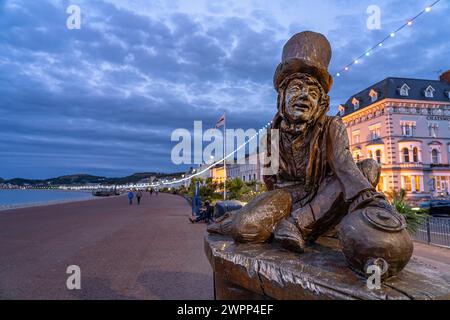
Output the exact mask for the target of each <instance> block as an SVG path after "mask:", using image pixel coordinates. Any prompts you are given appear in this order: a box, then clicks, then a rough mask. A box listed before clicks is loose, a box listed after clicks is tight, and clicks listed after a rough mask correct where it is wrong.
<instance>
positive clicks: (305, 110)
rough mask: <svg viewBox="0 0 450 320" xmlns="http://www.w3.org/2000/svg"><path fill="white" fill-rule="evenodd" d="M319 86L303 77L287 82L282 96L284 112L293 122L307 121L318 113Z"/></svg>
mask: <svg viewBox="0 0 450 320" xmlns="http://www.w3.org/2000/svg"><path fill="white" fill-rule="evenodd" d="M319 101H320V88H319V87H318V86H317V85H313V84H309V83H307V81H306V80H304V79H293V80H291V82H289V85H288V86H287V88H286V92H285V96H284V105H285V114H286V116H288V117H289V118H290V119H291V120H292V121H294V122H307V121H308V120H310V119H311V118H312V117H315V116H316V115H317V113H318V109H319Z"/></svg>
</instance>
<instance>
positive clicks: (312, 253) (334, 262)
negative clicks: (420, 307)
mask: <svg viewBox="0 0 450 320" xmlns="http://www.w3.org/2000/svg"><path fill="white" fill-rule="evenodd" d="M205 253H206V256H207V257H208V259H209V261H210V263H211V266H212V268H213V272H214V280H215V281H214V282H215V295H216V298H217V299H221V300H222V299H224V300H227V299H280V300H282V299H289V300H296V299H312V300H316V299H317V300H326V299H351V300H354V299H371V300H378V299H379V300H416V299H417V300H429V299H449V298H450V290H449V285H448V284H449V283H450V275H449V274H443V273H442V272H439V271H438V270H436V269H433V268H430V266H429V265H424V264H423V263H421V262H420V261H416V260H414V259H412V260H411V262H410V263H409V264H408V265H407V266H406V268H405V269H404V270H403V271H402V272H401V273H399V274H398V275H397V276H393V277H390V278H389V279H386V280H385V281H384V282H383V283H382V284H381V288H380V289H372V290H370V289H368V288H367V284H366V281H367V279H366V278H364V277H363V276H360V275H358V274H357V273H355V272H352V271H351V270H350V269H349V268H348V264H347V261H346V259H345V257H344V255H343V253H342V251H341V248H340V245H339V242H338V241H337V240H336V239H332V238H328V237H321V238H320V240H318V241H317V242H316V243H315V244H313V245H310V246H308V247H307V248H306V249H305V252H304V253H302V254H297V253H294V252H291V251H288V250H285V249H283V248H281V247H280V246H278V245H276V244H251V243H245V244H243V243H236V242H235V241H233V240H232V239H231V238H230V237H228V236H222V235H207V236H206V237H205Z"/></svg>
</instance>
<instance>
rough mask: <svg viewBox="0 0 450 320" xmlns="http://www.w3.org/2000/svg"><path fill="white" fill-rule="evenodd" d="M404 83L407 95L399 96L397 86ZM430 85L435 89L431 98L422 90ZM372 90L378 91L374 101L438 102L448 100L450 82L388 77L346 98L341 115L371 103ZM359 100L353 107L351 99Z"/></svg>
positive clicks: (449, 100)
mask: <svg viewBox="0 0 450 320" xmlns="http://www.w3.org/2000/svg"><path fill="white" fill-rule="evenodd" d="M404 84H406V85H407V86H408V87H409V88H410V90H409V95H408V96H401V95H400V92H399V90H398V89H399V88H400V87H402V86H403V85H404ZM430 85H431V86H432V87H433V88H434V89H435V90H436V91H435V92H434V94H433V98H427V97H425V95H424V90H425V89H427V88H428V87H429V86H430ZM372 89H373V90H374V91H376V92H377V93H378V98H377V100H376V101H380V100H382V99H386V98H391V99H399V100H421V101H439V102H447V101H448V102H449V104H450V99H449V97H448V95H447V94H448V93H447V92H449V91H450V83H448V82H445V81H440V80H426V79H411V78H395V77H389V78H386V79H384V80H382V81H380V82H377V83H375V84H374V85H371V86H370V87H368V88H366V89H364V90H362V91H360V92H358V93H357V94H355V95H353V96H351V97H350V98H348V100H347V102H345V104H343V106H344V108H345V113H344V115H343V116H346V115H349V114H351V113H353V112H356V111H359V110H361V109H363V108H365V107H367V106H370V105H372V104H373V103H374V102H372V100H371V97H370V91H371V90H372ZM355 98H356V99H357V100H358V101H359V108H358V109H356V110H355V109H354V107H353V103H352V101H353V99H355Z"/></svg>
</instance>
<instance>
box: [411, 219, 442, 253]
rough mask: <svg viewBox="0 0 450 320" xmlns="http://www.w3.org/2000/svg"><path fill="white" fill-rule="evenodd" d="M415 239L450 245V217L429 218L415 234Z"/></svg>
mask: <svg viewBox="0 0 450 320" xmlns="http://www.w3.org/2000/svg"><path fill="white" fill-rule="evenodd" d="M413 239H414V240H416V241H420V242H425V243H428V244H436V245H440V246H445V247H450V218H435V217H430V218H427V219H426V221H425V222H424V223H423V224H422V225H420V226H419V228H418V230H417V232H416V233H415V234H413Z"/></svg>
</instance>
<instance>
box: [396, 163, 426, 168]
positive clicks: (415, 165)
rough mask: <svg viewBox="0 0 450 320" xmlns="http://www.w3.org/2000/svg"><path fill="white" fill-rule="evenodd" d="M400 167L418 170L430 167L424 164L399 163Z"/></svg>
mask: <svg viewBox="0 0 450 320" xmlns="http://www.w3.org/2000/svg"><path fill="white" fill-rule="evenodd" d="M399 166H400V168H404V169H416V168H424V167H428V165H425V164H423V163H422V162H403V163H399Z"/></svg>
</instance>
